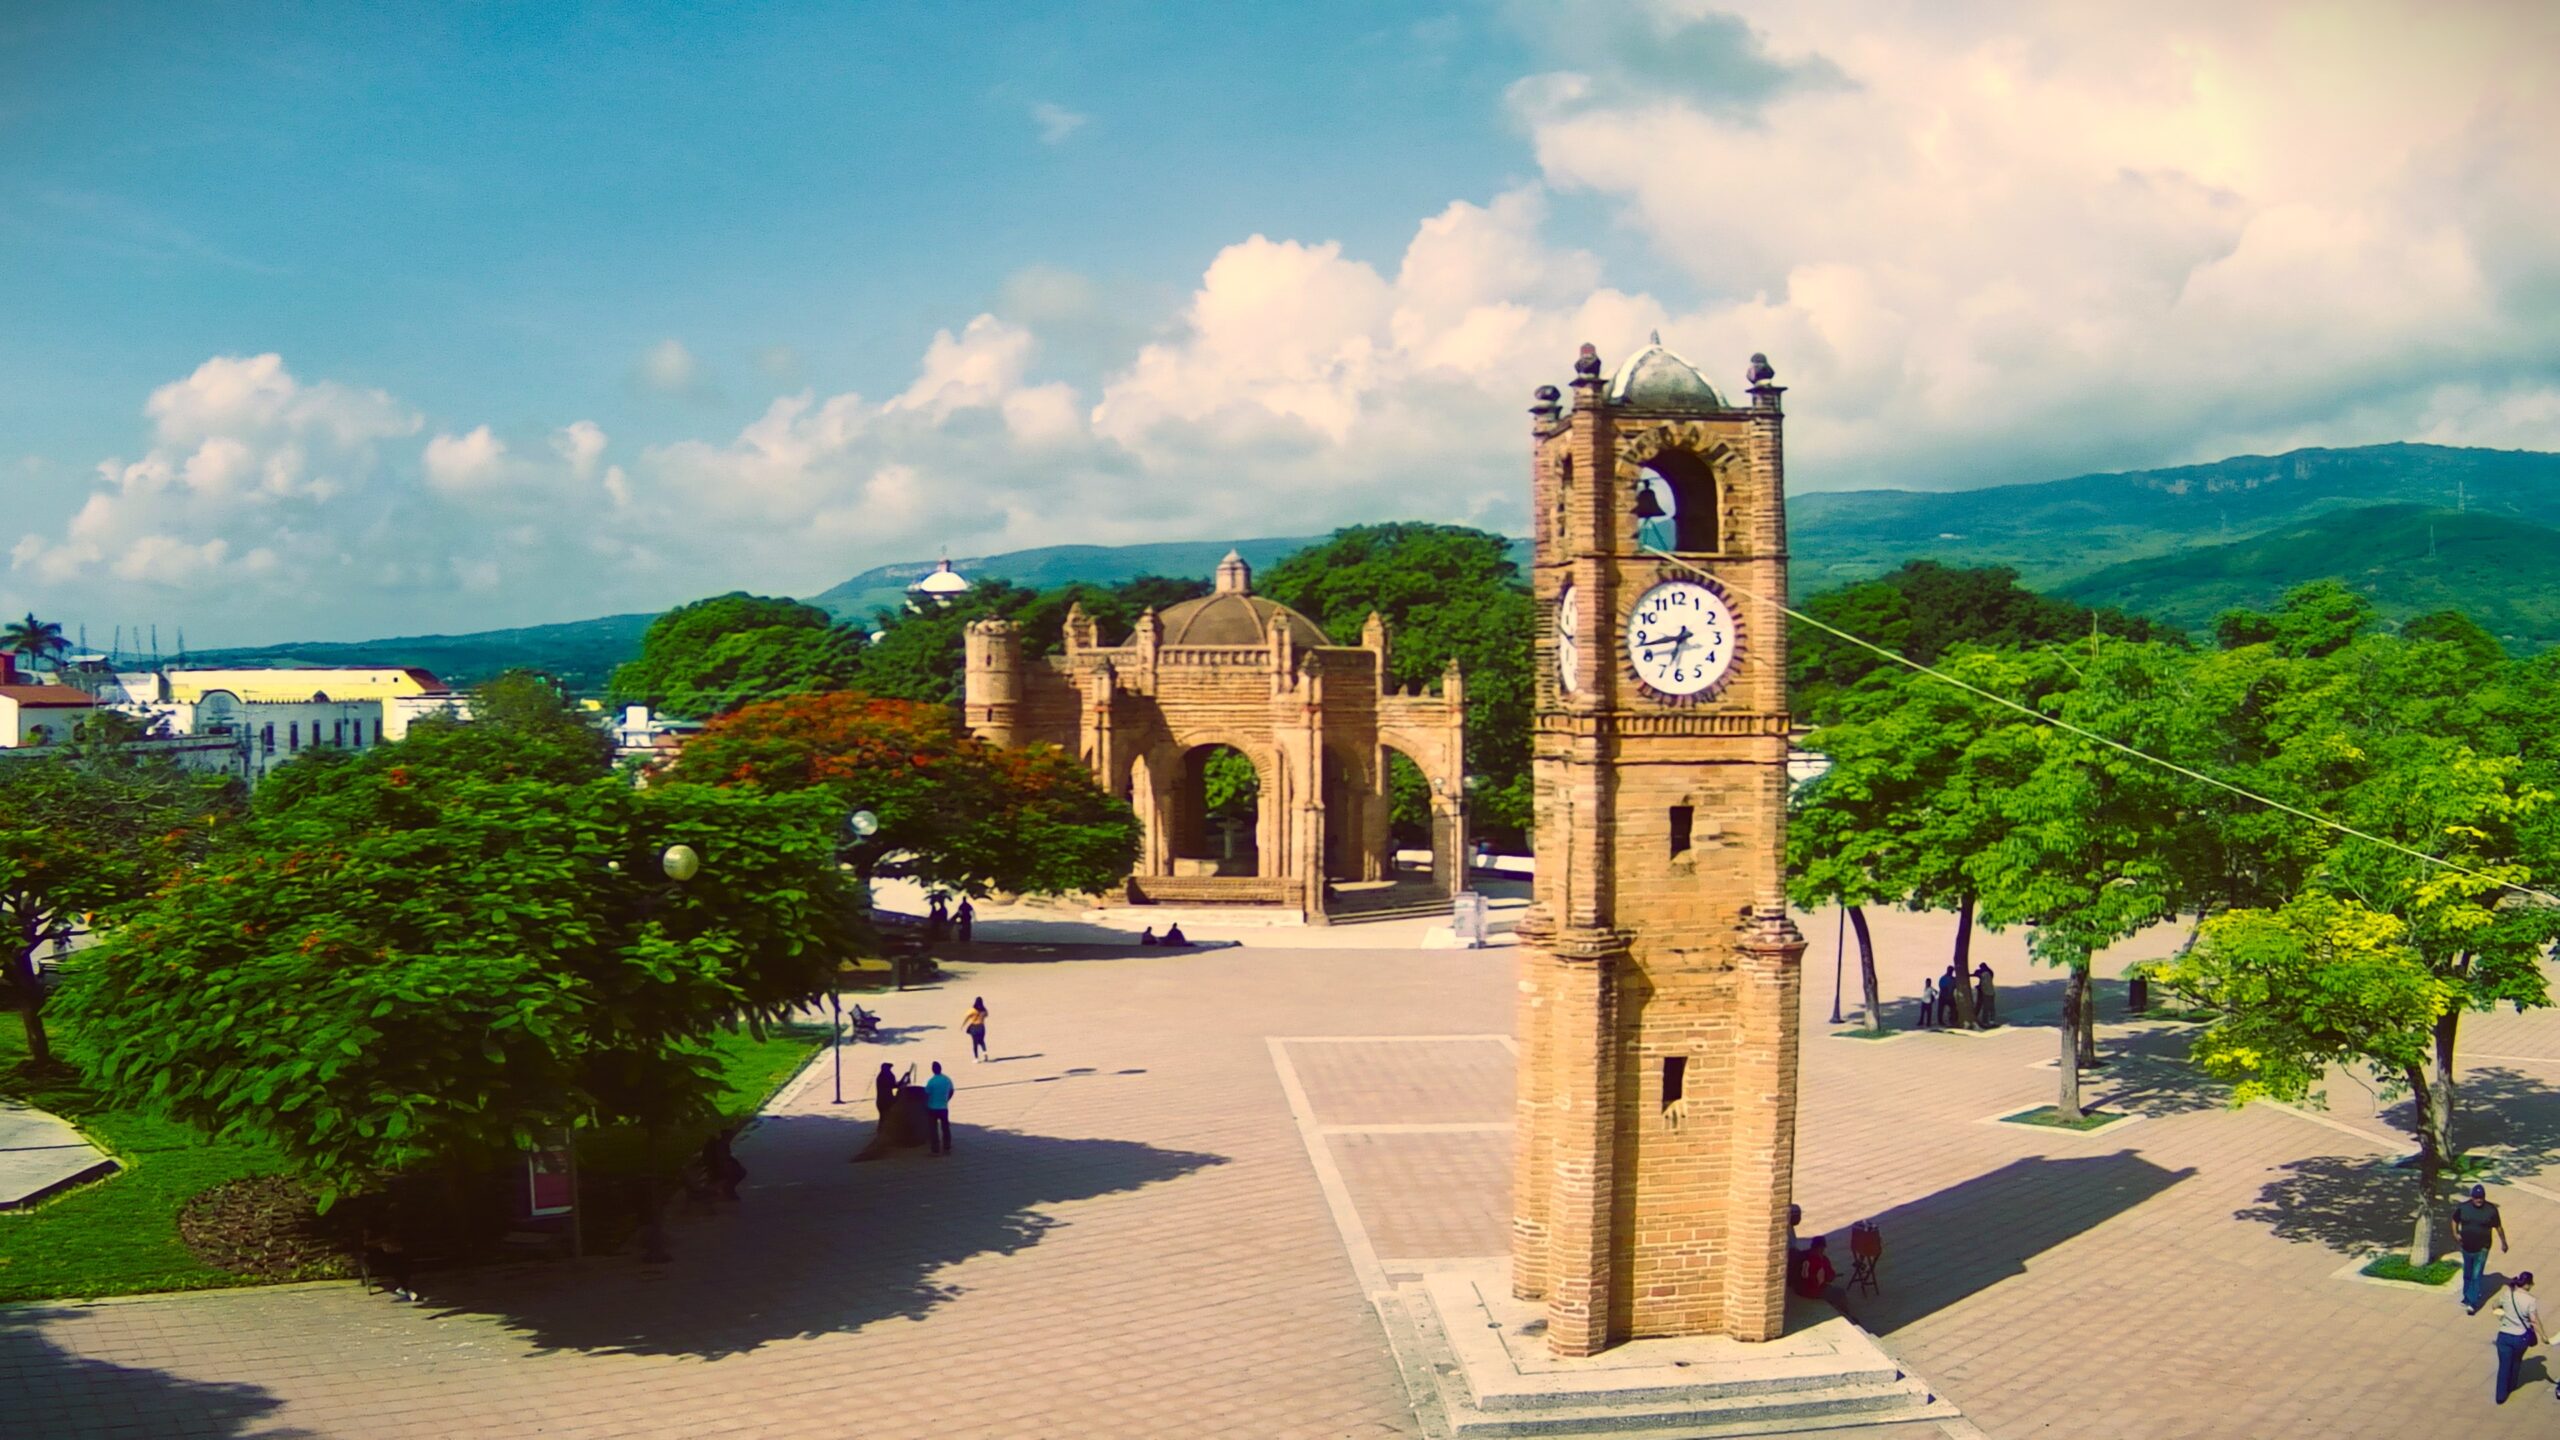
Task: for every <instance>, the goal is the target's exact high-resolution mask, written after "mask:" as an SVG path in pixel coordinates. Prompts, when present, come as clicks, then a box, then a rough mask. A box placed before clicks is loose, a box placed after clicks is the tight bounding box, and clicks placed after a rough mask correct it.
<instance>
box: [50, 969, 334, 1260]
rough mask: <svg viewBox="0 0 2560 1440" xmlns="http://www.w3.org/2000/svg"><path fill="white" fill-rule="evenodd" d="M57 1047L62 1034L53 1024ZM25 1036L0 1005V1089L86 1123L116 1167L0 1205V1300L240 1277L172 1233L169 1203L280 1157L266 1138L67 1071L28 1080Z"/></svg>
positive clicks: (258, 1170)
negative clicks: (131, 1103) (212, 1132)
mask: <svg viewBox="0 0 2560 1440" xmlns="http://www.w3.org/2000/svg"><path fill="white" fill-rule="evenodd" d="M53 1043H54V1047H55V1048H56V1049H57V1050H59V1049H61V1048H63V1047H64V1046H65V1045H66V1044H67V1043H69V1037H67V1036H65V1035H64V1034H62V1033H61V1031H60V1030H58V1029H57V1030H56V1031H55V1032H54V1035H53ZM26 1058H27V1045H26V1036H25V1035H24V1034H23V1033H21V1031H20V1029H19V1026H18V1023H17V1017H16V1016H14V1015H10V1016H0V1094H5V1095H7V1096H8V1097H9V1098H11V1099H14V1100H22V1101H24V1102H26V1103H28V1104H30V1105H34V1106H37V1107H39V1108H41V1109H45V1110H50V1111H52V1112H53V1113H55V1114H56V1115H59V1116H61V1117H63V1118H64V1119H66V1120H69V1121H70V1122H71V1123H73V1124H75V1125H77V1126H79V1127H80V1128H81V1129H82V1130H84V1131H87V1132H88V1135H89V1138H90V1140H91V1141H92V1142H94V1143H95V1144H96V1145H97V1146H98V1147H99V1148H100V1149H102V1150H104V1151H106V1152H107V1153H108V1154H109V1155H112V1156H114V1157H115V1158H116V1160H117V1161H118V1162H119V1163H121V1164H122V1165H123V1166H124V1169H123V1170H122V1171H121V1172H120V1173H118V1174H116V1175H114V1176H111V1177H109V1178H108V1179H105V1180H102V1181H98V1182H96V1183H94V1184H91V1185H87V1186H84V1187H82V1188H81V1189H78V1190H75V1191H72V1192H71V1193H70V1194H68V1195H64V1196H62V1197H60V1198H58V1199H55V1200H52V1201H49V1202H47V1203H45V1204H43V1205H40V1206H38V1207H36V1208H35V1209H34V1210H31V1211H28V1212H26V1213H24V1214H19V1213H16V1212H9V1213H4V1214H0V1300H51V1299H58V1298H62V1297H65V1296H87V1295H125V1294H131V1293H133V1292H135V1291H142V1290H200V1289H205V1288H207V1287H211V1286H217V1285H238V1284H242V1283H245V1282H243V1281H242V1280H241V1279H240V1278H239V1277H237V1276H233V1275H228V1274H225V1273H223V1272H222V1271H220V1270H216V1269H214V1268H212V1267H211V1266H209V1265H206V1264H205V1263H204V1262H203V1261H201V1260H198V1259H197V1258H196V1257H195V1256H194V1254H193V1253H191V1252H190V1251H189V1250H188V1249H187V1247H186V1244H185V1243H184V1242H183V1241H181V1240H179V1238H178V1212H179V1211H180V1210H182V1209H184V1208H185V1206H186V1203H187V1202H188V1201H189V1200H192V1199H194V1198H195V1197H196V1196H197V1195H199V1194H202V1193H203V1192H204V1191H206V1190H209V1189H211V1188H213V1187H214V1186H216V1185H219V1184H221V1183H223V1182H224V1181H226V1180H237V1179H240V1178H241V1177H243V1176H247V1175H266V1174H273V1173H274V1172H276V1171H278V1170H281V1169H283V1168H284V1157H283V1156H281V1155H279V1154H278V1153H277V1152H276V1151H274V1150H273V1149H271V1148H269V1147H267V1146H264V1145H252V1144H243V1143H239V1142H236V1141H228V1140H213V1139H209V1138H207V1137H206V1136H205V1134H204V1133H203V1132H202V1131H200V1130H197V1129H196V1128H195V1127H193V1126H191V1125H182V1124H179V1123H178V1122H176V1121H172V1120H161V1119H155V1118H154V1117H152V1116H148V1115H137V1114H134V1113H132V1112H130V1111H123V1110H107V1109H103V1108H101V1107H100V1106H99V1104H98V1102H97V1099H96V1097H95V1096H93V1095H92V1094H91V1093H90V1092H89V1089H88V1087H87V1086H85V1085H83V1084H82V1083H81V1082H80V1081H79V1080H77V1079H76V1078H72V1077H70V1076H67V1075H66V1076H53V1077H48V1078H47V1079H46V1080H45V1081H44V1082H42V1083H31V1082H30V1081H29V1080H28V1079H27V1077H26V1076H25V1075H24V1074H23V1073H22V1072H21V1069H20V1067H21V1066H22V1065H24V1063H25V1061H26Z"/></svg>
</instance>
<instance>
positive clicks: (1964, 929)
mask: <svg viewBox="0 0 2560 1440" xmlns="http://www.w3.org/2000/svg"><path fill="white" fill-rule="evenodd" d="M1972 962H1973V897H1972V896H1971V895H1967V896H1965V897H1964V900H1963V903H1961V904H1959V905H1957V906H1956V1028H1957V1029H1959V1030H1970V1029H1972V1028H1973V963H1972Z"/></svg>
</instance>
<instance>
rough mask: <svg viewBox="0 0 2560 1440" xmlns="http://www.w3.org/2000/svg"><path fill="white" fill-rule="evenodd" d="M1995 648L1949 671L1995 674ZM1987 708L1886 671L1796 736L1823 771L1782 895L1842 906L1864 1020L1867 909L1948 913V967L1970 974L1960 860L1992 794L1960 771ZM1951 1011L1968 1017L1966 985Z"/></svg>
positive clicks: (1869, 966) (1976, 837)
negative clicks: (1828, 718)
mask: <svg viewBox="0 0 2560 1440" xmlns="http://www.w3.org/2000/svg"><path fill="white" fill-rule="evenodd" d="M1998 658H1999V657H1996V656H1991V655H1988V654H1987V653H1985V654H1981V655H1972V656H1967V657H1965V658H1964V660H1963V661H1962V662H1961V664H1960V665H1958V666H1957V667H1955V668H1959V669H1962V670H1963V671H1964V672H1965V678H1967V679H1969V680H1972V681H1974V682H1976V683H1983V682H1993V683H1997V682H2000V681H2001V680H2002V679H2003V677H2002V676H2001V675H2000V674H1998V673H1994V671H1993V670H1992V669H1991V668H1990V667H1993V666H1996V665H1997V663H1998ZM1993 714H1994V710H1993V707H1991V706H1988V705H1987V704H1985V703H1984V702H1983V701H1981V700H1979V699H1977V698H1976V697H1974V696H1973V695H1970V694H1968V693H1967V692H1965V691H1963V690H1961V689H1958V688H1957V687H1955V686H1952V685H1948V684H1944V683H1942V682H1939V681H1936V680H1933V679H1930V678H1928V677H1927V676H1923V675H1918V674H1915V673H1913V672H1910V671H1904V670H1895V671H1892V672H1884V673H1879V674H1877V675H1876V676H1874V677H1873V678H1872V679H1870V680H1869V681H1867V682H1866V683H1864V684H1862V685H1860V686H1859V687H1858V688H1857V689H1856V690H1855V691H1854V692H1852V693H1851V694H1849V695H1847V696H1845V697H1843V700H1842V705H1841V708H1840V711H1839V718H1838V719H1837V721H1836V722H1835V723H1833V724H1831V725H1827V726H1824V727H1823V728H1822V729H1819V730H1816V731H1815V732H1813V733H1812V734H1811V735H1809V736H1807V737H1806V739H1805V745H1806V747H1807V748H1808V749H1811V750H1813V751H1815V752H1816V753H1818V754H1821V755H1823V756H1825V757H1826V758H1827V759H1829V761H1830V762H1831V764H1830V769H1829V770H1828V771H1827V772H1826V773H1825V774H1824V775H1823V776H1822V777H1821V778H1820V779H1819V780H1817V781H1815V782H1813V783H1812V784H1811V785H1809V786H1807V787H1806V788H1805V789H1804V790H1803V791H1802V792H1800V793H1799V794H1798V795H1797V797H1796V800H1795V804H1794V809H1793V813H1792V815H1791V817H1790V819H1789V821H1788V829H1787V857H1788V875H1789V880H1788V892H1789V895H1790V897H1791V898H1792V899H1794V900H1795V902H1796V903H1797V904H1799V905H1804V906H1808V907H1809V906H1814V905H1820V904H1832V903H1836V904H1841V905H1846V906H1848V907H1851V908H1850V917H1849V918H1850V921H1851V923H1852V925H1853V926H1854V927H1855V928H1856V929H1857V931H1858V940H1859V955H1858V960H1859V972H1860V979H1861V982H1862V984H1863V985H1864V986H1865V988H1866V990H1867V992H1868V994H1869V996H1870V999H1869V1006H1870V1009H1869V1016H1868V1019H1869V1023H1870V1024H1871V1025H1873V1024H1878V1023H1880V1021H1881V1009H1880V1007H1879V1005H1878V1002H1877V1001H1876V1000H1875V999H1874V998H1873V996H1874V991H1875V980H1874V966H1875V955H1874V946H1873V942H1872V940H1871V938H1870V937H1869V935H1868V933H1867V923H1866V914H1865V908H1866V907H1867V906H1869V905H1879V904H1892V905H1899V906H1903V907H1906V908H1909V909H1914V910H1934V909H1952V910H1954V911H1955V912H1956V938H1955V947H1956V948H1955V965H1956V968H1957V970H1958V971H1959V972H1960V973H1969V966H1968V961H1969V960H1970V959H1971V954H1972V935H1973V916H1974V907H1975V889H1974V884H1975V882H1974V880H1973V878H1972V877H1971V876H1970V875H1969V874H1968V873H1967V871H1966V869H1965V860H1966V858H1967V857H1968V856H1969V855H1971V854H1972V853H1974V851H1975V850H1977V849H1978V848H1980V846H1981V845H1982V844H1983V843H1984V842H1985V839H1986V837H1987V836H1988V835H1989V833H1990V832H1991V830H1992V828H1993V825H1994V817H1993V816H1992V814H1991V812H1990V810H1989V798H1990V797H1988V796H1986V795H1985V794H1984V793H1983V792H1982V791H1981V790H1980V788H1979V787H1978V786H1977V785H1976V783H1975V781H1974V777H1973V775H1972V774H1971V773H1970V772H1968V771H1967V770H1966V768H1965V759H1966V753H1967V750H1968V748H1969V747H1970V746H1971V745H1972V743H1973V739H1974V737H1975V736H1976V735H1977V734H1978V733H1980V732H1981V731H1982V729H1983V728H1984V727H1985V726H1986V725H1989V724H1991V723H1993V719H1992V717H1993ZM1956 1007H1957V1009H1956V1014H1957V1020H1958V1022H1959V1023H1961V1024H1965V1025H1970V1024H1972V1023H1973V993H1972V991H1971V989H1970V988H1969V987H1967V986H1962V985H1960V986H1958V987H1956Z"/></svg>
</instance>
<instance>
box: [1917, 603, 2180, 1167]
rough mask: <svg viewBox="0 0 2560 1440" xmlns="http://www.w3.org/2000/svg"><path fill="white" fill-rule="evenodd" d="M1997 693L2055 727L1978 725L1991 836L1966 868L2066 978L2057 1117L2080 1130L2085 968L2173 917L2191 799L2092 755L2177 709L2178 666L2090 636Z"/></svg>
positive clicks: (2090, 1036) (2087, 1014)
mask: <svg viewBox="0 0 2560 1440" xmlns="http://www.w3.org/2000/svg"><path fill="white" fill-rule="evenodd" d="M2004 658H2005V659H2006V660H2007V664H2006V666H2005V667H2004V668H2005V669H2006V670H2007V671H2008V673H2007V674H2005V675H2003V676H2002V677H2000V683H2001V684H2002V685H2003V686H2004V687H2005V688H2003V689H2001V690H1999V691H1996V692H1995V693H2005V694H2009V695H2011V696H2012V697H2013V698H2020V699H2023V700H2025V701H2027V702H2028V703H2030V704H2031V705H2033V706H2035V707H2036V708H2037V709H2038V710H2039V711H2040V712H2042V713H2044V714H2049V715H2051V716H2053V717H2055V718H2056V719H2058V720H2061V721H2062V722H2064V726H2070V727H2076V728H2064V726H2055V725H2047V724H2044V723H2041V722H2039V721H2037V720H2034V719H2032V718H2030V717H2028V716H2024V715H2019V714H2017V713H2016V712H2014V711H2011V712H2006V718H2004V719H2002V720H2001V721H1999V722H1998V723H1995V724H1992V725H1989V726H1986V727H1985V728H1984V729H1983V730H1982V731H1981V732H1980V733H1979V734H1978V735H1977V736H1976V737H1975V739H1974V741H1973V743H1972V744H1971V745H1970V746H1969V747H1968V748H1967V753H1966V757H1965V767H1966V769H1967V770H1968V771H1969V772H1970V773H1971V776H1972V780H1973V786H1974V790H1975V792H1976V793H1978V794H1980V795H1982V796H1984V797H1986V800H1987V805H1988V809H1989V812H1990V814H1991V816H1992V817H1993V820H1994V824H1993V825H1992V827H1991V829H1990V831H1989V833H1988V834H1986V835H1985V836H1984V837H1983V838H1982V841H1981V843H1980V844H1979V845H1978V846H1977V847H1976V848H1975V849H1973V850H1972V852H1971V853H1970V854H1968V855H1967V856H1966V858H1965V860H1964V869H1965V872H1966V874H1967V875H1968V876H1969V877H1970V878H1971V879H1972V881H1973V883H1974V885H1975V887H1976V889H1977V891H1978V892H1979V894H1980V896H1981V915H1982V919H1983V921H1984V923H1985V925H1986V926H1988V927H1989V928H1991V929H1994V930H1998V929H2003V928H2006V927H2008V926H2010V925H2026V926H2028V927H2030V931H2029V935H2028V941H2027V949H2028V953H2029V954H2031V955H2033V956H2034V957H2035V958H2036V959H2037V960H2038V961H2039V962H2041V963H2044V964H2048V965H2053V966H2056V967H2059V968H2061V969H2063V970H2064V971H2065V972H2066V979H2065V981H2064V986H2063V1003H2062V1023H2061V1025H2060V1027H2059V1028H2060V1033H2059V1036H2058V1039H2059V1040H2060V1043H2061V1053H2060V1056H2059V1058H2058V1061H2057V1075H2056V1078H2057V1082H2058V1090H2057V1095H2056V1098H2055V1106H2056V1108H2057V1110H2058V1111H2060V1113H2062V1114H2063V1115H2065V1116H2067V1117H2071V1118H2075V1119H2076V1118H2078V1117H2079V1115H2080V1114H2081V1113H2082V1107H2081V1101H2080V1070H2081V1068H2082V1067H2083V1066H2087V1065H2093V1064H2096V1063H2097V1060H2098V1056H2097V1047H2096V1027H2095V1023H2094V1007H2093V1004H2092V997H2091V993H2090V964H2091V961H2092V959H2093V957H2095V956H2096V954H2097V953H2098V952H2099V951H2100V950H2102V949H2105V948H2106V947H2107V946H2110V945H2113V944H2116V943H2117V942H2119V941H2122V940H2126V939H2129V938H2131V937H2132V936H2134V935H2137V934H2139V933H2141V932H2142V931H2144V930H2146V929H2149V928H2150V927H2151V926H2153V925H2155V924H2158V923H2160V922H2161V921H2163V920H2166V919H2169V918H2171V917H2172V916H2174V915H2175V914H2176V913H2177V906H2178V903H2179V901H2180V899H2181V898H2182V894H2183V891H2182V889H2181V885H2180V879H2181V876H2180V871H2179V869H2178V867H2177V863H2176V858H2175V857H2176V854H2177V847H2178V832H2179V829H2180V827H2181V826H2182V825H2183V824H2184V823H2185V822H2186V816H2187V811H2188V801H2189V790H2188V786H2187V785H2186V784H2185V783H2184V782H2183V781H2182V778H2181V777H2180V776H2179V775H2178V774H2177V773H2176V772H2174V771H2169V770H2165V769H2162V768H2161V767H2159V766H2156V765H2154V764H2151V763H2150V762H2148V761H2145V760H2143V759H2141V758H2139V757H2137V756H2133V755H2128V754H2126V753H2125V752H2124V751H2122V750H2118V749H2116V748H2114V747H2112V746H2108V745H2104V744H2100V743H2098V742H2097V741H2094V740H2092V739H2090V738H2089V735H2091V734H2096V735H2107V736H2111V737H2112V736H2117V735H2121V734H2123V733H2124V732H2127V731H2128V730H2131V729H2133V728H2134V724H2133V720H2134V717H2137V716H2140V715H2144V714H2149V713H2152V712H2155V711H2157V710H2159V709H2162V708H2163V707H2167V706H2173V705H2175V704H2176V703H2177V699H2178V696H2177V686H2178V679H2179V675H2180V671H2181V667H2182V664H2183V661H2184V656H2183V655H2182V654H2180V653H2179V652H2177V651H2175V650H2172V649H2170V648H2169V647H2166V646H2161V645H2156V644H2154V645H2145V644H2125V643H2122V642H2114V641H2105V640H2102V639H2096V638H2093V639H2092V640H2091V641H2090V642H2089V643H2088V644H2087V645H2086V646H2070V647H2061V646H2055V647H2048V648H2046V649H2042V650H2038V651H2033V652H2028V653H2026V654H2024V655H2018V656H2012V657H2004Z"/></svg>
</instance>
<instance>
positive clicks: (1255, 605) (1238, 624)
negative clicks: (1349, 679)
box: [1156, 550, 1330, 647]
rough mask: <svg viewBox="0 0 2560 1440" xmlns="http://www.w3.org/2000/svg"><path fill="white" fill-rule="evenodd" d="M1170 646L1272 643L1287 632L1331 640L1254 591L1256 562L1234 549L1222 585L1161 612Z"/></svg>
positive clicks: (1224, 563)
mask: <svg viewBox="0 0 2560 1440" xmlns="http://www.w3.org/2000/svg"><path fill="white" fill-rule="evenodd" d="M1156 619H1157V621H1158V622H1159V623H1161V624H1162V625H1163V626H1164V643H1165V644H1167V645H1267V644H1269V643H1270V642H1271V636H1272V633H1273V632H1274V631H1275V630H1277V631H1285V632H1286V633H1287V634H1288V636H1289V638H1290V639H1291V640H1294V641H1296V642H1297V643H1298V644H1299V645H1301V646H1308V647H1313V646H1318V645H1324V644H1328V643H1330V642H1328V641H1327V640H1326V639H1325V638H1324V630H1323V629H1322V627H1320V626H1318V625H1317V624H1316V622H1314V621H1313V620H1310V619H1308V618H1307V617H1306V616H1304V615H1301V614H1299V613H1298V612H1297V611H1295V610H1292V609H1290V608H1289V607H1288V606H1286V605H1283V604H1281V603H1280V602H1279V601H1277V600H1273V599H1270V598H1269V597H1267V596H1262V595H1256V594H1254V593H1253V567H1252V566H1250V565H1248V564H1246V563H1245V560H1244V557H1243V556H1241V555H1239V554H1237V553H1236V552H1234V551H1233V550H1230V551H1228V552H1227V558H1226V559H1224V560H1221V561H1219V562H1218V581H1217V589H1215V590H1214V591H1212V592H1210V593H1209V594H1207V595H1203V596H1201V597H1200V598H1199V599H1197V600H1185V601H1183V602H1182V603H1181V604H1179V605H1171V606H1167V607H1166V608H1165V611H1164V613H1163V614H1161V615H1159V616H1157V617H1156Z"/></svg>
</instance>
